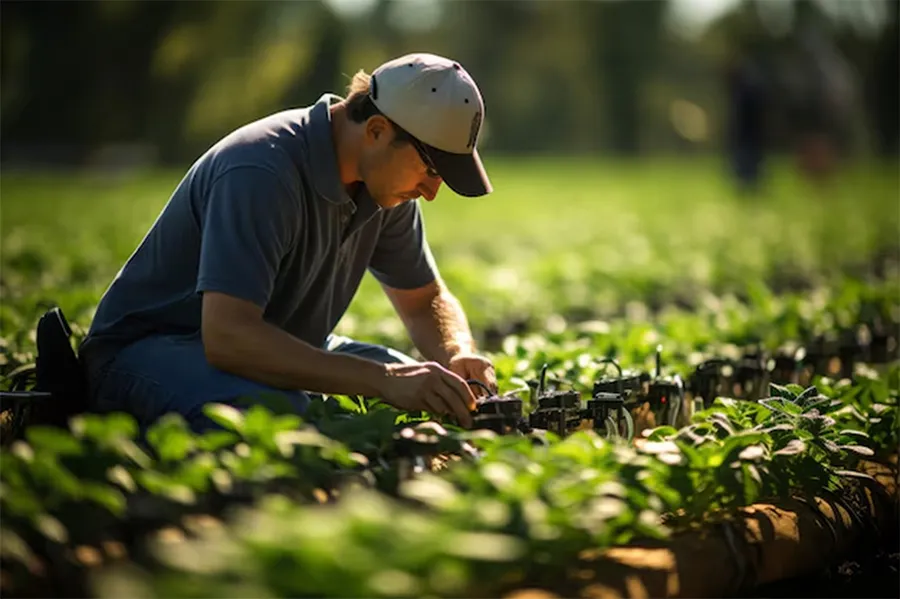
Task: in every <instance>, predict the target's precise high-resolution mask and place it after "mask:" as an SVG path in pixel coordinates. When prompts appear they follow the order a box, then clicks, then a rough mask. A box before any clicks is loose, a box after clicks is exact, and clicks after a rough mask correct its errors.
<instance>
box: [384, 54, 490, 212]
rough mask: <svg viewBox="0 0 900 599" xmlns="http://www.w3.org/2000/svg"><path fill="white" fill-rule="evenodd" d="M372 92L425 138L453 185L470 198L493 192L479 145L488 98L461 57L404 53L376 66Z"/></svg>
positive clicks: (438, 166)
mask: <svg viewBox="0 0 900 599" xmlns="http://www.w3.org/2000/svg"><path fill="white" fill-rule="evenodd" d="M369 94H370V96H371V98H372V102H374V103H375V106H377V107H378V109H379V110H380V111H381V112H382V113H383V114H384V116H386V117H387V118H389V119H391V120H392V121H394V122H395V123H397V125H398V126H400V127H402V128H403V129H404V130H405V131H406V132H407V133H409V134H410V135H412V136H413V137H414V138H415V139H416V140H417V141H419V142H420V144H419V145H420V146H421V147H420V149H421V151H423V152H424V153H425V154H426V155H427V156H428V158H429V159H430V161H431V163H432V165H433V166H434V169H435V170H436V171H437V173H438V174H439V175H440V177H441V179H443V180H444V182H445V183H447V186H448V187H450V189H452V190H453V191H455V192H456V193H458V194H460V195H463V196H469V197H476V196H483V195H486V194H489V193H491V191H493V188H492V186H491V182H490V179H489V178H488V175H487V172H486V171H485V169H484V165H483V164H482V162H481V157H480V156H479V154H478V148H477V145H478V138H479V136H480V134H481V124H482V122H483V121H484V100H483V99H482V97H481V92H480V91H479V90H478V86H477V85H476V84H475V81H474V80H473V79H472V77H471V76H470V75H469V74H468V73H467V72H466V70H465V69H463V68H462V66H461V65H460V64H459V63H458V62H455V61H453V60H450V59H448V58H444V57H442V56H437V55H434V54H427V53H416V54H407V55H406V56H401V57H400V58H396V59H394V60H391V61H389V62H386V63H384V64H382V65H381V66H379V67H378V68H377V69H375V71H374V72H373V73H372V78H371V86H370V89H369Z"/></svg>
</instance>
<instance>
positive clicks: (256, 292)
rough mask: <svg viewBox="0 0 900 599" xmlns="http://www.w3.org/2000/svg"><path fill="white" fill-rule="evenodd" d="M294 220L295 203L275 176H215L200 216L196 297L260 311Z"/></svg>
mask: <svg viewBox="0 0 900 599" xmlns="http://www.w3.org/2000/svg"><path fill="white" fill-rule="evenodd" d="M299 215H300V206H299V197H297V196H296V195H295V194H290V193H288V190H287V188H286V187H285V186H284V184H283V183H282V182H281V180H280V179H279V178H278V176H277V175H276V174H275V173H273V172H271V171H269V170H266V169H263V168H257V167H236V168H232V169H230V170H228V171H226V172H225V173H224V174H222V175H220V176H219V177H218V178H217V179H216V180H215V181H214V183H213V184H212V187H211V189H210V191H209V196H208V198H207V203H206V208H205V210H204V213H203V221H202V242H201V247H200V266H199V272H198V274H197V291H198V292H201V293H202V292H206V291H217V292H221V293H226V294H228V295H232V296H235V297H238V298H241V299H245V300H248V301H251V302H253V303H254V304H256V305H257V306H260V307H262V308H265V307H266V305H267V304H268V302H269V298H270V297H271V295H272V290H273V288H274V286H275V278H276V276H277V274H278V268H279V265H280V264H281V261H282V259H283V257H284V256H285V254H286V253H287V252H288V250H289V248H290V247H291V245H292V243H293V240H294V237H295V234H296V231H297V229H298V227H299V225H300V222H299Z"/></svg>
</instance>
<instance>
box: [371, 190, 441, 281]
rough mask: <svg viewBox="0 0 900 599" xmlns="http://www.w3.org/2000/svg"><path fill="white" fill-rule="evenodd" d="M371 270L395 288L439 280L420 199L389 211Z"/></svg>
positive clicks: (373, 255) (375, 275)
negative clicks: (427, 237) (426, 233)
mask: <svg viewBox="0 0 900 599" xmlns="http://www.w3.org/2000/svg"><path fill="white" fill-rule="evenodd" d="M369 271H370V272H371V273H372V276H374V277H375V278H376V279H377V280H378V281H379V282H380V283H383V284H384V285H387V286H388V287H393V288H395V289H416V288H418V287H422V286H424V285H427V284H428V283H431V282H432V281H434V280H435V279H437V277H438V269H437V266H436V264H435V262H434V257H433V256H432V254H431V248H430V247H429V246H428V241H427V239H426V237H425V223H424V221H423V219H422V213H421V209H420V207H419V203H418V201H412V202H407V203H405V204H402V205H400V206H397V207H396V208H392V209H390V210H387V211H386V213H385V217H384V221H383V222H382V226H381V231H380V233H379V236H378V241H377V243H376V245H375V250H374V252H373V253H372V258H371V261H370V262H369Z"/></svg>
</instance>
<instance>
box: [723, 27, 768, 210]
mask: <svg viewBox="0 0 900 599" xmlns="http://www.w3.org/2000/svg"><path fill="white" fill-rule="evenodd" d="M767 87H768V83H767V81H766V79H765V72H764V70H763V65H762V64H761V61H760V59H759V56H758V52H757V51H756V50H755V48H754V46H753V45H752V44H751V43H750V42H747V41H744V42H741V43H740V45H739V46H738V48H737V50H736V52H735V53H734V55H733V57H732V59H731V62H730V63H729V64H728V68H727V70H726V88H727V91H728V107H729V112H728V122H727V126H726V135H727V140H726V143H727V148H728V150H727V151H728V155H729V157H730V164H731V171H732V173H733V175H734V176H735V178H736V179H737V182H738V187H739V189H740V191H741V192H744V193H754V192H757V191H758V190H759V186H760V180H761V178H762V176H763V173H762V171H763V166H764V161H765V153H766V143H767V135H766V133H767V131H766V127H767V111H768V109H769V105H768V97H767V96H768V93H769V90H768V89H767Z"/></svg>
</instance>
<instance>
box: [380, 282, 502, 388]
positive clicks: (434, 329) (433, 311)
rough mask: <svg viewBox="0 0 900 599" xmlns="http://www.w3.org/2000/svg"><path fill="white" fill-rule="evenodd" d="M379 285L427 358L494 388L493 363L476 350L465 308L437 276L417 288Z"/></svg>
mask: <svg viewBox="0 0 900 599" xmlns="http://www.w3.org/2000/svg"><path fill="white" fill-rule="evenodd" d="M382 289H384V292H385V294H386V295H387V297H388V299H390V301H391V304H393V306H394V309H395V310H396V312H397V314H398V315H399V316H400V319H401V320H402V321H403V324H404V325H405V326H406V330H407V331H408V332H409V336H410V339H412V342H413V343H414V344H415V346H416V348H417V349H418V350H419V351H420V352H421V353H422V355H423V356H425V358H426V359H428V360H434V361H435V362H438V363H439V364H441V365H442V366H445V367H447V368H449V369H450V370H451V371H452V372H455V373H456V374H458V375H459V376H461V377H462V378H464V379H477V380H480V381H482V382H483V383H485V384H486V385H488V387H489V388H491V389H492V390H493V391H496V389H497V380H496V374H495V373H494V368H493V365H492V364H491V362H490V361H489V360H487V359H485V358H483V357H481V356H479V355H478V354H477V349H476V347H475V341H474V339H473V337H472V331H471V329H470V328H469V322H468V319H467V318H466V314H465V311H464V310H463V308H462V305H461V304H460V303H459V300H457V299H456V297H455V296H454V295H453V294H452V293H451V292H450V290H449V289H448V288H447V285H446V284H445V283H444V282H443V280H442V279H441V278H440V277H438V278H437V279H436V280H434V281H433V282H431V283H428V284H427V285H424V286H422V287H419V288H416V289H395V288H392V287H389V286H387V285H385V284H382Z"/></svg>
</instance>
